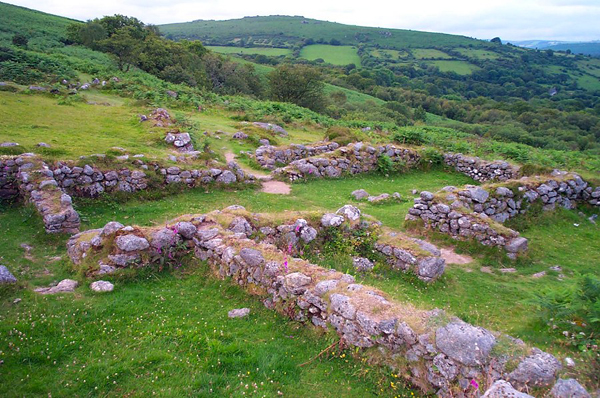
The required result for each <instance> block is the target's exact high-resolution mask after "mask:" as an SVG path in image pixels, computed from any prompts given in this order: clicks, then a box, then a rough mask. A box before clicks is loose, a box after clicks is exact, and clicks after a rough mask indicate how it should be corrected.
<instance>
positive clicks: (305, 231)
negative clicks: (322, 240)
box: [300, 226, 317, 243]
mask: <svg viewBox="0 0 600 398" xmlns="http://www.w3.org/2000/svg"><path fill="white" fill-rule="evenodd" d="M316 237H317V230H316V229H314V228H313V227H308V226H307V227H304V228H302V230H301V231H300V238H301V239H302V240H303V241H304V242H306V243H310V242H312V241H313V240H315V239H316Z"/></svg>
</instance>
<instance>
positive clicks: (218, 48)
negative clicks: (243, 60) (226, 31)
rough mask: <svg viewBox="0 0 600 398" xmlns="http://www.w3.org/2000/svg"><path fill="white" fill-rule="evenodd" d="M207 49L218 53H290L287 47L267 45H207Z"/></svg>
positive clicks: (278, 54) (272, 54)
mask: <svg viewBox="0 0 600 398" xmlns="http://www.w3.org/2000/svg"><path fill="white" fill-rule="evenodd" d="M207 48H208V49H210V50H213V51H214V52H217V53H220V54H233V55H235V54H262V55H268V56H271V57H277V56H280V55H288V54H291V53H292V51H291V50H289V49H287V48H269V47H262V48H261V47H251V48H243V47H226V46H207Z"/></svg>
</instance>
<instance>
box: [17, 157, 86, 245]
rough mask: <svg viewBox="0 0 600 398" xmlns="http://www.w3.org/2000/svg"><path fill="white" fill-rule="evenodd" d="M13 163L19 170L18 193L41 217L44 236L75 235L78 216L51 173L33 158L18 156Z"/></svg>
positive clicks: (67, 196)
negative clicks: (44, 231)
mask: <svg viewBox="0 0 600 398" xmlns="http://www.w3.org/2000/svg"><path fill="white" fill-rule="evenodd" d="M14 161H15V163H16V164H17V165H18V167H19V169H18V170H19V171H18V173H17V175H16V178H17V181H18V183H19V191H20V193H21V195H22V196H23V197H24V198H25V199H26V200H27V201H28V202H31V203H33V205H34V206H35V207H36V209H37V211H38V212H39V213H40V214H41V216H42V219H43V221H44V227H45V230H46V232H47V233H69V234H74V233H78V232H79V226H80V219H79V214H78V213H77V211H75V209H73V203H72V200H71V197H70V196H69V195H67V194H66V193H65V192H64V191H63V190H62V189H61V188H60V187H59V186H58V183H57V182H56V180H55V179H54V174H53V173H52V170H50V168H49V167H48V166H47V165H46V164H45V163H44V162H42V161H41V160H40V159H39V158H37V157H36V156H34V155H33V154H24V155H21V156H19V157H17V158H15V159H14Z"/></svg>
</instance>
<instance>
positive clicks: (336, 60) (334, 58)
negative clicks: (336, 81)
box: [300, 44, 360, 66]
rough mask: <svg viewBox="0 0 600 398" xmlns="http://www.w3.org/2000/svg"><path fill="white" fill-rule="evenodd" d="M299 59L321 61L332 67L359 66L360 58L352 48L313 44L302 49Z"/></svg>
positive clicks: (354, 48)
mask: <svg viewBox="0 0 600 398" xmlns="http://www.w3.org/2000/svg"><path fill="white" fill-rule="evenodd" d="M300 57H301V58H305V59H309V60H311V61H314V60H315V59H319V58H320V59H322V60H324V61H325V62H327V63H330V64H333V65H348V64H354V65H357V66H359V65H360V57H359V56H358V54H357V53H356V47H353V46H330V45H326V44H313V45H310V46H306V47H303V48H302V51H300Z"/></svg>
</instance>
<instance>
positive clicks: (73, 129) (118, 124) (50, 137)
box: [0, 91, 167, 159]
mask: <svg viewBox="0 0 600 398" xmlns="http://www.w3.org/2000/svg"><path fill="white" fill-rule="evenodd" d="M79 95H80V96H82V97H84V98H87V99H88V100H89V101H90V102H95V103H97V105H89V104H87V103H82V102H73V103H72V104H71V105H58V102H59V101H60V97H52V96H49V95H39V94H32V95H27V94H13V93H7V92H0V106H1V107H2V108H4V109H10V113H11V117H7V118H2V120H0V141H1V142H4V141H16V142H18V143H19V144H20V145H22V146H23V147H24V148H26V149H27V150H29V151H35V152H38V151H42V152H43V151H44V150H40V149H38V148H37V147H36V145H37V144H38V143H39V142H45V143H47V144H50V145H51V146H52V149H53V150H55V151H59V153H58V154H57V156H59V157H62V159H69V158H70V159H73V158H76V157H79V156H81V155H91V154H94V153H106V151H107V150H109V149H110V148H111V147H114V146H118V147H123V148H125V149H126V150H127V151H129V153H131V154H132V155H133V154H137V153H143V154H145V155H146V156H148V155H151V156H152V155H154V156H161V157H164V156H165V154H166V152H167V147H166V145H164V144H162V141H161V140H162V134H163V130H164V129H159V128H155V129H150V128H149V127H150V126H149V124H148V123H146V124H142V123H140V121H139V116H138V115H139V114H141V113H146V114H148V109H146V108H139V107H133V106H130V105H127V104H128V103H129V101H124V100H123V99H122V98H119V97H116V96H111V95H105V94H102V93H99V92H96V91H90V92H86V93H82V94H79ZM102 104H107V105H102Z"/></svg>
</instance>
